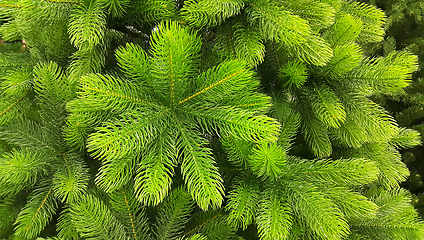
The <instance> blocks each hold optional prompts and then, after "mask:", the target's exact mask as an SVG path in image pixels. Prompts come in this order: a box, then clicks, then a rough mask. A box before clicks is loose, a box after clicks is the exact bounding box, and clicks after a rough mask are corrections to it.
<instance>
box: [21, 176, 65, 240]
mask: <svg viewBox="0 0 424 240" xmlns="http://www.w3.org/2000/svg"><path fill="white" fill-rule="evenodd" d="M42 184H44V185H45V186H40V188H38V189H36V190H35V192H34V193H35V195H34V196H33V197H32V198H31V200H30V201H29V202H28V203H27V204H26V205H25V207H24V208H23V209H22V210H21V212H20V213H19V215H18V218H17V219H16V222H15V224H16V227H15V236H16V237H19V238H23V239H33V238H35V237H36V236H37V235H38V234H39V233H40V232H41V231H42V230H43V229H44V227H45V226H46V225H47V224H48V223H49V222H50V220H51V219H52V218H53V215H54V213H55V211H56V209H57V200H56V199H55V198H54V197H53V192H52V189H51V187H50V186H48V184H47V185H46V183H42Z"/></svg>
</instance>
